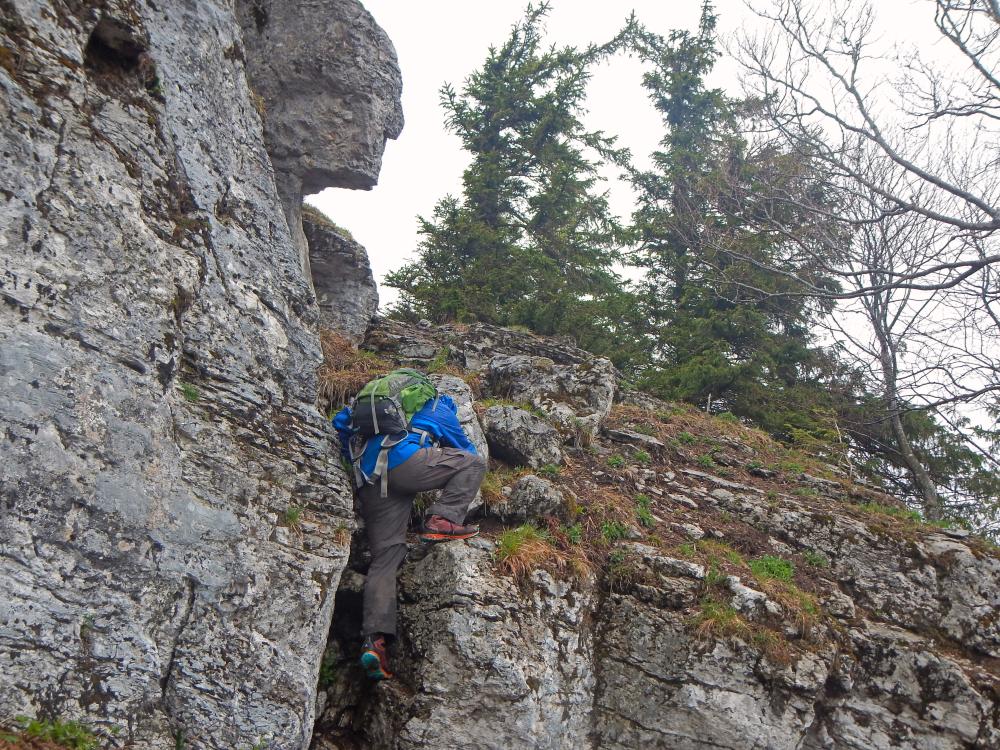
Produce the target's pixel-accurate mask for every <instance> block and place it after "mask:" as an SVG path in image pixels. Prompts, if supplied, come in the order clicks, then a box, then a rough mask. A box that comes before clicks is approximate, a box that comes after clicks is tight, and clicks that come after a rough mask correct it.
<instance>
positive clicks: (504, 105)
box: [386, 4, 629, 361]
mask: <svg viewBox="0 0 1000 750" xmlns="http://www.w3.org/2000/svg"><path fill="white" fill-rule="evenodd" d="M547 11H548V5H547V4H542V5H540V6H538V7H531V6H529V8H528V11H527V14H526V16H525V18H524V19H523V20H522V21H521V22H520V23H518V24H517V25H516V26H515V27H514V29H513V30H512V32H511V34H510V37H509V38H508V39H507V41H506V42H505V43H504V44H503V45H502V46H501V47H499V48H490V50H489V53H488V55H487V58H486V61H485V62H484V63H483V65H482V66H481V67H480V68H479V69H478V70H477V71H476V72H475V73H473V75H472V76H470V77H469V79H468V80H466V82H465V84H464V85H463V87H462V88H461V90H460V91H456V90H455V89H454V88H453V87H452V86H450V85H446V86H445V87H444V88H443V89H442V92H441V103H442V105H443V107H444V109H445V110H446V112H447V127H448V128H449V129H450V130H451V131H452V132H454V133H456V134H457V135H458V136H459V138H461V141H462V145H463V147H464V148H465V149H466V150H467V151H468V152H469V153H470V154H471V155H472V162H471V164H470V165H469V167H468V169H466V171H465V173H464V175H463V179H462V186H463V189H462V194H461V196H459V197H452V196H449V197H446V198H444V199H443V200H441V201H440V202H439V203H438V205H437V207H436V208H435V211H434V215H433V217H432V218H431V219H429V220H425V219H421V223H420V234H421V237H422V239H421V244H420V246H419V248H418V252H417V258H416V259H415V260H414V261H412V262H410V263H407V264H406V265H404V266H403V267H402V268H400V269H398V270H397V271H395V272H393V273H391V274H390V275H389V276H388V277H387V279H386V283H387V284H388V285H389V286H393V287H396V288H398V289H399V290H400V291H401V292H402V295H401V301H400V303H399V305H398V306H397V309H396V313H397V314H400V315H408V316H419V317H426V318H429V319H430V320H432V321H434V322H447V321H483V322H488V323H494V324H499V325H521V326H526V327H528V328H530V329H531V330H533V331H536V332H538V333H544V334H571V335H573V336H574V337H575V338H576V339H577V341H578V343H579V344H580V345H582V346H585V347H588V348H591V349H592V350H594V351H596V352H598V353H602V352H605V351H609V350H614V351H615V353H616V355H617V358H618V360H619V361H621V360H622V359H623V356H624V355H623V354H622V353H623V352H625V351H626V349H627V347H625V346H623V345H622V344H623V341H622V337H623V336H624V335H625V334H626V332H627V329H628V327H626V326H622V325H621V322H620V321H621V319H622V316H621V315H620V314H618V312H616V311H618V309H619V308H622V307H625V308H628V307H629V306H628V305H627V304H626V303H624V302H623V294H625V293H624V292H623V288H624V283H623V282H622V280H621V279H620V278H619V277H618V276H617V275H616V273H615V272H614V270H613V266H614V264H615V262H616V261H617V260H618V259H619V253H618V251H617V248H618V247H619V246H620V244H621V228H620V227H619V226H618V224H617V222H616V220H615V219H614V217H613V216H612V214H611V213H610V211H609V209H608V204H607V198H606V195H605V194H604V193H603V192H601V190H600V179H599V176H598V169H599V167H600V165H601V164H602V163H604V162H613V163H616V164H619V165H623V164H625V163H626V162H627V152H626V151H624V150H622V149H618V148H617V147H616V146H615V139H614V138H613V137H608V136H606V135H604V134H603V133H600V132H592V131H588V130H587V129H586V128H585V127H584V126H583V123H582V122H581V117H582V116H583V114H584V110H583V101H584V97H585V95H586V85H587V82H588V80H589V78H590V72H589V71H590V67H591V66H592V65H593V64H594V63H595V62H596V61H598V60H600V59H602V58H603V57H604V56H605V55H608V54H610V53H611V52H613V51H614V50H615V49H616V48H617V47H618V46H619V45H620V44H621V39H622V37H621V35H620V36H619V37H616V38H615V39H614V40H612V41H611V42H609V43H607V44H605V45H602V46H591V47H588V48H586V49H584V50H578V49H575V48H572V47H562V48H546V47H544V46H543V39H542V33H543V29H542V23H543V20H544V17H545V15H546V13H547Z"/></svg>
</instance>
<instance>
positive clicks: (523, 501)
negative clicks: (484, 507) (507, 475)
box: [490, 474, 566, 523]
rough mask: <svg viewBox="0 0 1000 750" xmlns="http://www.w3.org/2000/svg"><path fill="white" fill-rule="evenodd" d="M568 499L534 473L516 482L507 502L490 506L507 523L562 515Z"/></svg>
mask: <svg viewBox="0 0 1000 750" xmlns="http://www.w3.org/2000/svg"><path fill="white" fill-rule="evenodd" d="M565 512H566V500H565V498H563V495H562V493H561V492H560V491H559V490H558V489H556V487H555V486H554V485H553V484H552V482H549V481H547V480H545V479H541V478H540V477H536V476H534V475H533V474H529V475H528V476H525V477H521V478H520V479H518V480H517V482H515V483H514V486H513V487H512V488H511V492H510V494H509V495H508V496H507V497H506V498H505V502H504V503H502V504H500V505H496V506H491V507H490V513H491V514H492V515H496V516H497V517H498V518H499V519H500V520H501V521H504V522H505V523H525V522H526V521H532V520H535V519H538V518H541V517H542V516H556V517H559V516H562V515H564V514H565Z"/></svg>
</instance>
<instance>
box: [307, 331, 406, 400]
mask: <svg viewBox="0 0 1000 750" xmlns="http://www.w3.org/2000/svg"><path fill="white" fill-rule="evenodd" d="M320 344H321V346H322V347H323V364H322V365H321V366H320V368H319V372H318V373H317V376H318V378H319V406H320V407H321V408H322V409H323V410H324V411H325V412H330V411H332V410H334V409H337V408H338V407H340V406H343V405H344V404H346V403H347V401H348V400H349V399H350V398H351V397H352V396H353V395H354V394H355V393H357V392H358V391H359V390H361V388H362V386H364V384H365V383H367V382H368V381H369V380H371V379H372V378H375V377H378V376H379V375H381V374H383V373H385V372H388V371H389V370H391V369H392V363H391V362H389V361H387V360H384V359H382V358H381V357H379V356H378V355H376V354H373V353H371V352H366V351H363V350H358V349H355V348H354V346H353V345H352V344H351V342H350V341H348V340H347V339H346V338H345V337H344V336H342V335H340V334H339V333H336V332H334V331H330V330H324V331H321V332H320Z"/></svg>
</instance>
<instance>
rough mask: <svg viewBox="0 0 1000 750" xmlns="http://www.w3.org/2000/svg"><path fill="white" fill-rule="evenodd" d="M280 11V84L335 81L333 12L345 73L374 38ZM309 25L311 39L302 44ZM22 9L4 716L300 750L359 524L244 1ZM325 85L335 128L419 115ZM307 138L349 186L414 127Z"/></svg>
mask: <svg viewBox="0 0 1000 750" xmlns="http://www.w3.org/2000/svg"><path fill="white" fill-rule="evenodd" d="M273 5H274V6H277V5H279V4H277V3H275V4H273ZM284 5H285V7H286V8H287V9H288V12H287V13H286V12H284V11H283V10H281V9H277V8H272V9H271V10H272V14H271V20H270V28H271V29H272V31H273V32H274V33H276V34H278V35H279V36H282V37H283V42H282V44H283V47H282V50H281V52H280V53H277V54H275V55H273V56H271V57H272V60H273V62H274V64H276V65H288V66H294V65H295V64H298V63H303V62H306V61H316V65H324V66H328V70H330V69H331V68H332V67H333V66H332V65H331V59H330V58H329V57H328V56H327V55H326V54H320V55H317V54H316V53H315V51H314V50H310V49H309V44H310V42H311V40H316V39H317V38H319V37H330V36H331V35H330V34H329V28H328V27H327V26H323V25H320V24H317V23H316V19H318V18H320V19H330V18H332V17H333V16H334V15H336V14H339V16H338V17H339V18H340V21H338V23H339V24H340V26H339V30H338V33H337V34H336V35H335V38H334V39H333V40H332V42H331V41H327V42H325V44H326V45H327V46H326V48H325V49H327V50H329V49H331V45H332V47H335V48H336V49H338V50H339V51H340V52H341V53H343V56H342V57H341V59H342V61H344V62H343V65H342V66H341V70H342V71H344V70H346V69H347V68H348V67H357V62H356V58H355V56H354V52H353V51H351V50H350V49H349V48H348V47H346V46H344V45H342V43H341V42H342V40H343V39H344V38H345V36H350V35H354V36H355V37H356V38H361V37H364V38H370V37H373V36H375V35H376V31H375V27H374V26H373V25H372V24H370V23H369V24H367V25H364V24H362V28H359V29H356V30H355V31H351V26H350V23H348V22H349V21H351V20H352V19H353V18H354V17H356V16H359V14H362V13H363V11H362V10H361V7H360V5H357V4H356V3H351V2H310V3H304V2H290V3H286V4H284ZM289 14H299V15H300V16H301V18H300V19H299V20H300V21H301V22H302V23H304V24H306V25H309V24H312V25H313V26H314V28H315V32H314V33H311V34H307V35H299V31H296V30H294V29H293V30H288V31H287V33H286V32H280V28H281V24H282V23H283V22H284V20H285V19H286V18H287V16H288V15H289ZM0 15H2V16H3V24H2V25H0V48H2V50H3V54H4V60H11V59H14V60H16V63H17V64H16V65H13V66H7V65H6V64H5V65H0V92H2V95H0V102H2V104H0V109H2V111H3V117H4V127H3V128H2V129H0V166H2V171H3V174H4V175H8V176H11V179H5V180H4V187H5V191H4V198H3V201H0V255H2V259H3V264H2V265H3V274H2V279H0V296H2V298H3V300H4V303H5V304H3V305H2V306H0V388H2V390H3V394H4V397H3V399H0V423H2V424H3V425H4V430H3V432H4V434H3V436H2V438H0V441H2V443H3V448H2V455H3V459H2V461H0V496H2V498H3V500H2V502H3V513H2V514H0V674H2V675H3V678H2V679H0V716H4V717H9V716H15V715H18V714H25V715H29V716H36V715H40V714H43V713H44V714H46V715H54V716H59V717H60V718H63V719H80V720H83V721H85V722H87V723H89V724H90V725H92V726H94V727H95V728H96V729H97V730H98V731H100V732H101V733H102V734H103V735H105V736H106V737H105V740H102V744H107V745H108V746H110V747H121V746H123V745H125V744H126V743H127V744H128V745H130V746H133V747H142V748H153V749H158V748H172V747H175V746H176V743H177V739H176V738H177V737H179V736H180V733H181V732H183V733H184V735H185V736H186V737H187V738H188V740H187V741H188V742H190V743H191V745H192V746H197V747H199V748H207V749H220V750H221V749H222V748H227V749H229V748H235V747H251V746H254V745H256V744H257V743H258V742H260V741H262V740H264V741H266V742H268V743H269V744H270V745H271V746H272V747H281V748H305V747H307V746H308V745H309V741H310V735H311V733H312V729H313V723H314V722H313V710H314V705H315V695H316V692H315V685H316V677H317V672H318V669H319V664H320V658H321V655H322V653H323V649H324V647H325V645H326V641H327V633H328V629H329V624H330V620H331V617H332V613H333V607H334V592H335V591H336V590H337V583H338V579H339V577H340V574H341V571H342V570H343V567H344V563H345V561H346V557H347V549H346V547H345V546H344V545H343V544H342V543H341V542H338V539H340V538H341V537H342V536H343V531H344V530H345V529H350V528H351V527H352V526H353V523H354V521H353V518H354V514H353V509H352V498H351V490H350V487H349V485H348V482H347V480H346V477H344V475H343V474H342V472H341V471H340V470H339V468H338V467H337V465H336V462H335V461H332V460H331V452H332V448H333V446H332V445H331V441H330V435H329V427H328V425H327V424H326V422H325V420H324V418H323V417H322V416H321V415H320V414H319V413H318V412H317V410H316V408H315V406H314V404H315V401H316V369H317V366H318V364H319V361H320V352H319V347H318V341H317V338H316V335H315V333H314V329H315V324H316V311H315V308H314V307H313V306H312V293H311V291H310V287H309V282H308V279H307V278H306V277H305V276H304V275H303V272H302V263H301V258H300V256H299V252H298V250H297V249H296V246H295V244H294V242H293V239H292V236H291V233H290V232H289V228H288V223H287V221H286V218H285V214H284V211H283V207H282V203H281V201H280V200H279V197H278V193H277V191H276V188H275V173H274V171H273V170H272V167H271V156H275V158H276V159H277V160H278V161H281V160H282V159H286V157H287V156H288V155H287V154H276V153H275V154H269V153H268V152H267V151H266V150H265V144H264V138H263V133H262V125H261V116H260V114H259V113H258V110H257V108H256V106H255V102H254V96H253V92H252V91H251V90H250V88H249V86H248V84H247V74H246V69H245V65H244V59H245V57H247V52H246V49H247V47H246V46H245V44H244V39H243V32H242V30H241V28H240V25H239V23H238V22H237V19H236V17H235V16H234V11H233V4H232V3H230V2H223V1H222V0H200V1H199V2H197V3H191V2H179V1H178V0H156V2H155V3H154V2H151V1H145V0H135V1H132V0H128V1H126V0H109V1H108V2H102V3H77V4H73V9H68V8H67V6H66V4H65V3H61V2H59V3H57V2H48V1H46V0H13V1H12V2H5V3H4V4H3V9H2V10H0ZM310 18H311V19H312V20H309V19H310ZM279 32H280V33H279ZM10 55H13V57H10ZM257 59H260V58H257ZM372 65H377V66H379V67H380V68H382V69H384V70H386V71H389V70H390V69H391V68H392V60H391V58H389V57H388V56H387V55H384V54H383V55H381V56H380V57H379V60H378V61H377V62H375V61H373V62H372ZM396 75H397V80H398V73H397V74H396ZM281 77H282V78H284V76H281ZM305 77H306V78H308V80H309V85H308V90H309V94H308V99H309V102H308V107H309V109H310V110H311V111H313V112H315V111H318V110H323V111H324V112H326V113H327V114H328V115H331V118H332V115H333V114H334V108H335V107H336V106H339V107H342V108H343V112H342V113H341V115H343V116H341V115H338V116H337V118H332V119H340V120H344V119H345V118H346V117H347V116H348V115H349V113H348V111H347V110H348V109H350V107H351V105H350V104H349V102H351V101H359V102H367V103H364V104H363V105H362V108H367V107H368V106H369V105H372V106H374V103H375V102H376V101H380V102H381V103H380V104H379V105H378V106H379V108H381V109H383V110H385V111H387V112H398V108H399V102H398V91H395V92H394V91H390V90H389V89H388V88H383V89H381V90H379V89H377V88H376V87H373V86H370V85H365V86H362V87H360V88H357V89H352V86H353V85H354V84H353V83H352V82H351V80H349V77H347V76H342V75H336V78H337V85H338V87H339V88H338V93H337V94H336V95H335V96H332V97H330V96H328V95H327V94H328V87H329V85H331V79H330V78H329V77H327V78H325V79H324V78H322V77H320V78H317V77H314V76H312V74H311V71H306V74H305ZM302 80H303V78H301V77H300V78H299V79H298V81H302ZM354 81H355V82H358V79H357V78H356V77H355V79H354ZM284 83H285V84H288V85H290V86H292V87H298V90H299V93H300V94H302V95H304V94H305V90H304V88H302V87H301V86H298V84H297V83H295V82H293V81H289V80H287V79H286V80H285V81H284ZM352 90H353V93H351V92H352ZM382 97H384V98H382ZM336 102H339V104H337V103H336ZM279 109H280V108H279V107H277V106H272V107H271V112H272V116H273V118H274V119H273V120H272V122H274V123H275V124H277V122H278V110H279ZM359 115H360V112H359ZM310 119H311V120H312V122H313V125H311V127H312V133H311V135H310V136H309V138H307V139H305V140H304V141H303V142H302V144H301V149H300V154H306V153H307V152H308V153H309V154H311V156H310V157H309V158H310V159H312V162H311V166H305V167H303V165H304V162H303V161H302V160H300V159H298V157H296V158H295V159H293V161H295V165H296V166H295V170H296V171H295V175H296V176H297V177H298V178H301V180H302V181H303V182H305V183H308V186H309V187H310V188H318V187H322V186H325V185H329V184H335V183H336V184H341V185H346V184H349V183H350V182H351V180H352V179H353V178H351V177H349V175H348V173H347V171H345V169H346V167H345V163H344V162H343V161H341V162H338V163H333V162H335V161H337V159H336V158H335V155H336V154H337V150H338V149H341V148H342V149H344V150H345V151H346V152H350V153H351V154H359V155H360V154H361V153H365V154H368V155H369V156H368V157H365V158H364V159H362V158H360V156H358V157H355V156H352V155H348V156H347V157H346V158H347V160H348V162H349V163H351V164H354V163H357V164H359V165H360V164H362V162H363V167H364V169H367V170H368V171H369V172H370V171H371V170H372V169H374V168H377V159H376V156H377V153H376V152H380V151H381V147H382V143H383V141H384V136H385V134H386V131H387V130H390V131H391V130H392V128H388V127H386V126H375V127H373V128H371V130H372V131H373V133H377V139H376V138H375V136H374V135H373V136H372V138H371V139H370V140H368V142H366V143H364V144H360V143H358V144H356V145H355V142H354V139H355V138H356V137H357V138H359V139H360V138H361V136H360V135H359V132H360V131H353V132H351V131H349V130H346V129H338V130H337V133H338V139H339V140H338V143H336V144H334V145H333V146H332V147H330V148H325V147H324V148H325V150H323V151H317V150H315V148H316V147H319V145H320V144H321V143H331V141H330V139H329V138H327V135H328V133H329V132H330V129H329V127H328V125H327V124H325V123H323V124H317V123H319V120H317V119H316V118H315V117H311V118H310ZM361 120H362V118H361V117H360V116H358V117H357V118H356V122H359V123H360V121H361ZM370 121H371V122H373V120H371V119H370ZM296 137H298V136H296ZM273 143H277V141H274V142H273ZM283 163H287V161H286V162H283ZM371 176H372V179H373V177H374V175H373V174H372V175H371ZM293 192H294V191H293ZM294 197H295V199H296V201H298V200H299V199H300V197H301V193H300V192H299V193H296V194H295V195H294ZM296 205H297V203H296ZM294 224H295V222H293V225H294ZM293 228H294V227H293ZM293 519H295V520H293ZM293 527H294V528H293ZM112 727H118V728H119V731H118V733H117V736H116V737H115V738H111V737H110V732H111V729H112Z"/></svg>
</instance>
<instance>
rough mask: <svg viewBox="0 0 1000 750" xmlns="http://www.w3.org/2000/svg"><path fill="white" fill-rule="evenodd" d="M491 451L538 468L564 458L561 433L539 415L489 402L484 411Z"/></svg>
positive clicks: (557, 462) (497, 455)
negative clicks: (487, 407) (488, 406)
mask: <svg viewBox="0 0 1000 750" xmlns="http://www.w3.org/2000/svg"><path fill="white" fill-rule="evenodd" d="M483 431H484V432H485V433H486V442H487V443H489V446H490V452H491V453H492V455H493V456H495V457H496V458H499V459H501V460H503V461H506V462H507V463H509V464H513V465H514V466H530V467H532V468H533V469H540V468H541V467H543V466H545V465H546V464H560V463H562V460H563V455H562V448H561V446H562V437H561V436H560V435H559V433H558V432H557V431H556V429H555V428H554V427H553V426H552V425H550V424H549V423H548V422H546V421H545V420H544V419H542V418H541V417H536V416H535V415H534V414H531V413H530V412H527V411H525V410H524V409H519V408H517V407H516V406H491V407H490V408H489V409H487V410H486V411H485V413H484V414H483Z"/></svg>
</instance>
